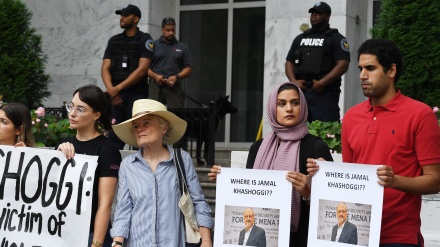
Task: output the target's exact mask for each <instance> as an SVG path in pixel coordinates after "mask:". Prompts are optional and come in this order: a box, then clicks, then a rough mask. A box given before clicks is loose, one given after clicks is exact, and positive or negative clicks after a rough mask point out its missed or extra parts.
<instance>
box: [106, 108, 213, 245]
mask: <svg viewBox="0 0 440 247" xmlns="http://www.w3.org/2000/svg"><path fill="white" fill-rule="evenodd" d="M186 126H187V123H186V122H185V121H184V120H182V119H180V118H179V117H177V116H176V115H174V114H173V113H171V112H169V111H167V108H166V107H165V106H164V105H163V104H161V103H160V102H157V101H155V100H150V99H140V100H137V101H135V102H134V104H133V111H132V118H131V119H129V120H127V121H125V122H123V123H121V124H118V125H115V126H113V130H114V132H115V134H116V135H117V136H118V137H119V138H120V139H121V140H123V141H124V142H125V143H127V144H128V145H131V146H134V147H137V148H139V150H138V151H137V152H136V153H134V154H131V155H130V156H128V157H126V158H125V159H124V160H123V161H122V163H121V169H120V172H119V184H118V196H117V199H118V203H117V206H116V212H115V220H114V223H113V228H112V230H111V235H112V236H113V240H114V246H118V247H119V246H122V245H124V246H127V247H133V246H173V247H184V246H185V227H184V226H185V224H184V217H183V216H182V214H181V212H180V208H179V205H178V202H179V199H180V197H181V191H180V185H179V182H178V176H177V168H176V165H175V163H174V161H173V157H174V152H175V151H178V150H174V149H173V148H172V144H173V143H175V142H176V141H178V140H179V139H180V138H181V137H182V136H183V134H184V133H185V130H186ZM181 154H182V158H183V162H184V164H183V166H184V168H185V171H186V182H187V184H188V190H189V194H190V196H191V198H192V201H193V203H194V208H195V215H196V218H197V223H198V225H199V230H200V234H201V237H202V239H201V241H202V242H201V246H202V247H211V246H212V241H211V237H210V229H212V228H213V224H214V223H213V219H212V217H211V209H210V207H209V206H208V204H207V203H206V200H205V197H204V195H203V191H202V189H201V187H200V184H199V181H198V178H197V173H196V171H195V169H194V166H193V163H192V159H191V157H190V155H189V154H188V153H187V152H186V151H183V150H182V151H181Z"/></svg>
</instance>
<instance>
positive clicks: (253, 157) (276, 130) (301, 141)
mask: <svg viewBox="0 0 440 247" xmlns="http://www.w3.org/2000/svg"><path fill="white" fill-rule="evenodd" d="M307 115H308V110H307V103H306V100H305V98H304V95H303V93H302V91H301V89H300V88H298V86H297V85H296V84H294V83H292V82H286V83H283V84H281V85H279V86H278V87H276V88H275V89H274V90H273V91H272V92H271V94H270V95H269V99H268V102H267V118H268V121H269V124H270V126H271V128H272V132H270V133H269V134H268V135H267V136H265V138H264V139H262V140H258V141H257V142H255V143H254V144H252V146H251V147H250V150H249V155H248V159H247V164H246V168H248V169H263V170H288V171H289V172H288V173H287V176H286V178H287V180H289V181H290V182H291V183H292V204H291V207H292V211H291V212H292V213H291V220H290V246H295V247H298V246H299V247H306V246H307V235H308V228H309V211H310V206H309V199H310V192H311V190H310V184H309V181H308V179H307V167H306V164H307V158H324V159H325V160H329V161H332V160H333V159H332V156H331V154H330V149H329V148H328V146H327V144H326V143H325V142H324V141H323V140H322V139H321V138H319V137H316V136H313V135H311V134H309V130H308V128H307ZM218 173H220V166H218V165H214V166H213V167H212V168H211V172H210V173H209V174H208V176H209V178H210V179H211V180H212V181H215V180H216V177H217V174H218Z"/></svg>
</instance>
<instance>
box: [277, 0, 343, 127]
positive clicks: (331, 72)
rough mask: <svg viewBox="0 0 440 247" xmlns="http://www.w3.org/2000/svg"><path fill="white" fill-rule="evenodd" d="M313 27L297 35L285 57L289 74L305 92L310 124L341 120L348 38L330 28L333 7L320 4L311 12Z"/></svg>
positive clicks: (288, 76) (290, 78)
mask: <svg viewBox="0 0 440 247" xmlns="http://www.w3.org/2000/svg"><path fill="white" fill-rule="evenodd" d="M309 13H311V14H310V23H311V24H312V28H311V29H308V30H307V31H305V32H304V33H302V34H300V35H298V36H297V37H296V38H295V39H294V40H293V43H292V46H291V47H290V50H289V53H288V54H287V58H286V68H285V70H286V75H287V78H288V79H289V81H291V82H294V83H296V84H297V85H298V86H300V87H301V89H302V90H303V92H304V95H305V97H306V100H307V104H308V107H309V117H308V121H309V122H312V121H314V120H320V121H323V122H329V121H339V120H340V115H339V95H340V93H341V90H340V86H341V76H342V75H343V74H344V73H345V72H346V71H347V70H348V65H349V63H350V51H349V49H348V42H347V39H346V38H345V37H344V36H342V35H341V34H340V33H339V32H338V30H337V29H333V28H330V25H329V19H330V15H331V8H330V6H329V5H328V4H327V3H325V2H318V3H316V4H315V5H314V6H313V7H312V8H310V9H309Z"/></svg>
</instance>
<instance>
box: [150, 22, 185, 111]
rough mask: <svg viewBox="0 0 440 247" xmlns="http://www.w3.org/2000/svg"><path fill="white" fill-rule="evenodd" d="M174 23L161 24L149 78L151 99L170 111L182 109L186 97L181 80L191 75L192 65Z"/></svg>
mask: <svg viewBox="0 0 440 247" xmlns="http://www.w3.org/2000/svg"><path fill="white" fill-rule="evenodd" d="M175 35H176V21H175V20H174V18H171V17H167V18H164V19H163V20H162V37H160V39H158V40H155V41H154V49H155V51H154V58H153V61H152V63H151V67H150V70H149V71H148V76H149V77H150V78H151V80H150V86H149V89H150V90H149V91H150V99H154V100H157V101H160V102H162V103H163V104H165V105H167V106H168V107H170V108H182V107H183V106H184V100H185V94H184V93H183V85H182V79H183V78H186V77H188V76H190V75H191V73H192V67H193V62H192V58H191V54H190V52H189V49H188V47H187V46H186V45H185V44H184V43H182V42H180V41H178V40H177V39H176V37H175Z"/></svg>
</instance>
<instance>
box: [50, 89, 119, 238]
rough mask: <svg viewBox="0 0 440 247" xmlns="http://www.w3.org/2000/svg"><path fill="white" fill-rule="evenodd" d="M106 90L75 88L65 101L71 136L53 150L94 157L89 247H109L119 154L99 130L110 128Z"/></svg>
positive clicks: (69, 155) (69, 156)
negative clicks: (66, 101) (70, 96)
mask: <svg viewBox="0 0 440 247" xmlns="http://www.w3.org/2000/svg"><path fill="white" fill-rule="evenodd" d="M111 102H112V101H111V97H110V95H109V94H108V93H104V92H103V91H102V90H101V89H100V88H99V87H97V86H93V85H89V86H84V87H81V88H79V89H77V90H76V91H75V93H74V94H73V98H72V100H71V101H70V102H69V103H67V104H66V109H67V111H68V112H69V122H70V128H72V129H76V135H75V136H74V137H68V138H63V139H61V140H60V143H59V144H58V145H57V147H56V148H55V149H57V150H61V151H62V152H63V153H64V154H65V155H66V157H67V158H68V159H71V158H74V155H75V153H78V154H85V155H94V156H98V167H97V168H96V171H95V179H94V183H93V198H92V210H91V211H92V214H91V220H90V235H89V245H88V246H90V247H99V246H103V247H110V246H111V243H112V239H111V237H110V233H109V228H110V213H111V208H112V202H113V197H114V194H115V191H116V184H117V181H118V179H117V177H118V169H119V165H120V163H121V154H120V152H119V150H118V149H117V148H116V147H115V146H114V145H113V143H112V142H111V141H110V140H109V139H108V138H107V137H105V136H104V135H102V132H104V131H107V130H109V129H110V128H111V119H112V103H111Z"/></svg>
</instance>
